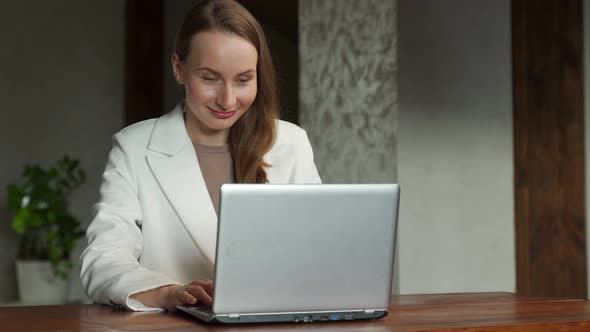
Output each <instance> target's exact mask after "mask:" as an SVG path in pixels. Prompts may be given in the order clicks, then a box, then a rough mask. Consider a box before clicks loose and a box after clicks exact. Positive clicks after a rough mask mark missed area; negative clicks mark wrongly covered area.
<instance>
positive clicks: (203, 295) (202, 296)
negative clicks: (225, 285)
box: [186, 285, 213, 306]
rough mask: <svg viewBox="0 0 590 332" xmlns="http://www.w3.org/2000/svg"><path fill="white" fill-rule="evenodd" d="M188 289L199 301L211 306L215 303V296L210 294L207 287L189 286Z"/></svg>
mask: <svg viewBox="0 0 590 332" xmlns="http://www.w3.org/2000/svg"><path fill="white" fill-rule="evenodd" d="M186 290H187V291H188V292H190V293H191V295H192V296H194V297H195V298H196V299H197V301H198V302H201V303H202V304H203V305H205V306H211V304H212V303H213V298H212V297H211V295H209V294H208V293H207V292H206V291H205V289H203V287H201V286H193V285H190V286H187V287H186Z"/></svg>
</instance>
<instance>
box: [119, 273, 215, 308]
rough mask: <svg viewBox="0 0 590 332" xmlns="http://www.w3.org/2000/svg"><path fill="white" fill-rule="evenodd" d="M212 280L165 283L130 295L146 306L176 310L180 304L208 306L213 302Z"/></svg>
mask: <svg viewBox="0 0 590 332" xmlns="http://www.w3.org/2000/svg"><path fill="white" fill-rule="evenodd" d="M212 296H213V281H212V280H195V281H193V282H191V283H190V284H188V285H184V286H182V285H167V286H162V287H159V288H156V289H151V290H148V291H144V292H139V293H135V294H133V295H131V296H130V297H131V298H132V299H135V300H137V301H139V302H141V303H143V304H144V305H146V306H148V307H156V308H163V309H166V310H168V311H176V306H177V305H180V304H197V303H198V304H199V305H202V306H204V307H210V306H211V304H212V303H213V299H212Z"/></svg>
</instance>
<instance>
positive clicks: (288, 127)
mask: <svg viewBox="0 0 590 332" xmlns="http://www.w3.org/2000/svg"><path fill="white" fill-rule="evenodd" d="M276 126H277V137H276V139H275V144H287V143H297V142H298V141H299V140H304V141H307V133H306V132H305V130H304V129H303V128H301V127H299V126H297V125H295V124H293V123H291V122H287V121H283V120H277V121H276Z"/></svg>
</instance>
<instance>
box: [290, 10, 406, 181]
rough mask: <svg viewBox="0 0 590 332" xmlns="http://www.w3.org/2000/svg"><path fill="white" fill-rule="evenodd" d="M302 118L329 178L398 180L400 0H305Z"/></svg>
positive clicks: (301, 39) (321, 169) (325, 177)
mask: <svg viewBox="0 0 590 332" xmlns="http://www.w3.org/2000/svg"><path fill="white" fill-rule="evenodd" d="M299 54H300V60H299V61H300V62H299V63H300V73H301V74H300V87H299V96H300V112H301V113H300V120H301V122H300V123H301V126H302V127H303V128H305V129H306V130H307V133H308V136H309V139H310V141H311V143H312V145H313V147H314V152H315V161H316V165H317V167H318V170H319V172H320V175H321V177H322V180H323V181H324V182H325V183H351V182H394V181H395V180H396V179H397V167H396V166H397V162H396V160H397V137H396V128H397V125H396V123H397V108H396V102H397V93H396V90H397V86H396V84H397V64H396V2H395V1H391V0H364V1H358V0H341V1H323V0H300V2H299Z"/></svg>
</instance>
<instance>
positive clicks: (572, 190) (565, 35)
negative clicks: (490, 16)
mask: <svg viewBox="0 0 590 332" xmlns="http://www.w3.org/2000/svg"><path fill="white" fill-rule="evenodd" d="M582 13H583V11H582V0H535V1H531V0H513V1H512V56H513V92H514V163H515V174H514V176H515V179H514V180H515V223H516V225H515V227H516V228H515V230H516V264H517V267H516V270H517V278H516V281H517V282H516V284H517V292H518V293H521V294H524V295H539V296H559V297H567V298H586V289H587V278H586V248H585V247H586V236H585V218H586V215H585V214H586V212H585V188H584V184H585V180H584V96H583V36H582V35H583V17H582Z"/></svg>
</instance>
